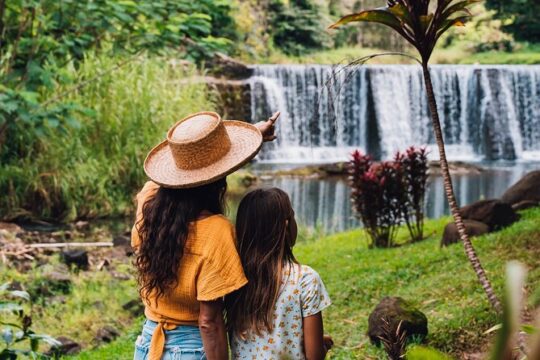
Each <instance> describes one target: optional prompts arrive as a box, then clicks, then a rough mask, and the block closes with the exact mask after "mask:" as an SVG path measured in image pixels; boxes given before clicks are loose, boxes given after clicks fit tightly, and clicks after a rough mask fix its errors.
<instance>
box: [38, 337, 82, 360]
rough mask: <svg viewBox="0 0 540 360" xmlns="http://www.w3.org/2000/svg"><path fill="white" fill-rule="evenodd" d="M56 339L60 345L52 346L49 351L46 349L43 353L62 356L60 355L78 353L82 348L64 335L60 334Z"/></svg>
mask: <svg viewBox="0 0 540 360" xmlns="http://www.w3.org/2000/svg"><path fill="white" fill-rule="evenodd" d="M56 340H57V341H59V342H60V345H58V346H52V347H51V348H50V349H49V351H47V352H46V353H45V354H46V355H47V356H52V357H54V356H57V357H59V356H62V355H75V354H78V353H79V352H80V351H81V350H82V346H81V345H80V344H79V343H78V342H76V341H74V340H72V339H70V338H68V337H65V336H60V337H57V338H56Z"/></svg>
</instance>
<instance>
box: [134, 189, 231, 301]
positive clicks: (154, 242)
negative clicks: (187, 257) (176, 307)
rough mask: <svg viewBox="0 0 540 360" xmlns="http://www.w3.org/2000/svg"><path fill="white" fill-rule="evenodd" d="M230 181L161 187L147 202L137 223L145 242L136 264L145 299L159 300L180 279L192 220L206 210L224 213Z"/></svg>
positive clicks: (140, 286) (140, 248)
mask: <svg viewBox="0 0 540 360" xmlns="http://www.w3.org/2000/svg"><path fill="white" fill-rule="evenodd" d="M226 190H227V181H226V179H225V178H223V179H220V180H218V181H216V182H213V183H211V184H208V185H203V186H199V187H195V188H191V189H170V188H165V187H160V188H159V189H158V191H157V192H156V194H155V195H154V196H153V197H151V198H150V199H148V200H147V201H146V202H145V203H144V205H143V210H142V212H143V217H142V219H141V220H140V221H139V222H138V223H137V231H138V232H139V237H140V239H141V243H140V245H139V247H138V249H137V255H136V258H135V265H136V267H137V281H138V283H139V293H140V295H141V297H142V298H143V299H147V300H148V298H149V296H150V295H151V294H152V295H155V299H156V300H157V299H159V298H160V297H161V296H163V295H165V294H166V293H167V291H168V290H169V289H170V288H172V287H174V286H175V285H176V284H177V282H178V267H179V265H180V259H181V258H182V255H183V254H184V246H185V244H186V240H187V237H188V233H189V230H190V223H191V222H193V221H195V220H197V218H198V217H199V216H200V215H201V213H202V212H203V211H205V210H206V211H208V212H210V213H212V214H223V213H224V210H225V205H224V204H225V201H224V197H225V191H226Z"/></svg>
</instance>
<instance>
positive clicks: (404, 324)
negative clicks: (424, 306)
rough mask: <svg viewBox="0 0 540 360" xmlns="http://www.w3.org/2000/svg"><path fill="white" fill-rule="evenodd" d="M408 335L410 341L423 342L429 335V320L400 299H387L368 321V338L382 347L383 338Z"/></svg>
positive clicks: (383, 300) (376, 308)
mask: <svg viewBox="0 0 540 360" xmlns="http://www.w3.org/2000/svg"><path fill="white" fill-rule="evenodd" d="M400 324H401V325H400ZM398 327H399V329H400V332H399V333H400V334H402V333H403V332H405V333H406V338H407V339H408V341H411V340H414V341H415V342H421V341H423V340H424V339H425V338H426V337H427V335H428V320H427V317H426V315H424V313H423V312H421V311H420V310H418V309H417V308H415V307H414V306H412V305H411V304H410V303H409V302H407V301H406V300H404V299H403V298H400V297H388V296H387V297H385V298H383V299H382V300H381V302H380V303H379V305H377V306H376V307H375V309H374V310H373V312H372V313H371V314H370V315H369V319H368V336H369V338H370V340H371V343H372V344H374V345H380V343H381V338H388V336H389V335H395V334H396V333H397V332H398Z"/></svg>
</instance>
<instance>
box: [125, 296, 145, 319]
mask: <svg viewBox="0 0 540 360" xmlns="http://www.w3.org/2000/svg"><path fill="white" fill-rule="evenodd" d="M122 309H124V310H126V311H128V312H129V313H130V314H131V315H132V316H133V317H139V316H142V315H144V305H143V303H142V301H141V300H139V299H136V300H130V301H128V302H127V303H125V304H124V305H122Z"/></svg>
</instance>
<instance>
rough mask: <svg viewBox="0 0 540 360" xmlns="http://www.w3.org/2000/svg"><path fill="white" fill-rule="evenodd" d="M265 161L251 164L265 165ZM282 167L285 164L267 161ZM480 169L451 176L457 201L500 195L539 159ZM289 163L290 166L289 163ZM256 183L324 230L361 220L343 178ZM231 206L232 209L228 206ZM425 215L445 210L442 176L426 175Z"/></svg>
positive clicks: (303, 221)
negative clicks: (282, 194)
mask: <svg viewBox="0 0 540 360" xmlns="http://www.w3.org/2000/svg"><path fill="white" fill-rule="evenodd" d="M268 166H269V165H265V166H264V165H263V166H259V168H257V167H255V169H254V171H255V172H257V170H258V169H259V170H260V169H268ZM271 166H272V167H274V168H276V167H277V168H283V167H286V166H287V165H281V166H280V165H271ZM481 166H482V167H484V169H485V170H484V171H482V172H480V173H474V174H464V175H455V176H453V180H454V186H455V192H456V196H457V199H458V202H459V204H460V205H466V204H469V203H472V202H474V201H477V200H482V199H491V198H497V197H500V196H501V195H502V194H503V193H504V191H505V190H506V189H507V188H508V187H509V186H511V185H512V184H514V183H515V182H517V181H518V180H519V179H520V178H521V177H522V176H523V175H524V174H525V173H527V172H528V171H531V170H536V169H540V163H533V162H530V163H484V164H481ZM289 167H290V166H289ZM258 186H275V187H278V188H281V189H283V190H284V191H286V192H287V193H288V194H289V196H290V197H291V201H292V203H293V206H294V210H295V212H296V216H297V220H298V222H299V223H300V224H301V225H303V226H306V227H309V228H319V229H321V230H323V231H324V232H325V233H334V232H340V231H345V230H348V229H351V228H354V227H358V226H360V225H361V224H360V223H359V222H358V220H357V219H356V218H355V216H354V213H353V210H352V208H351V203H350V193H351V191H350V188H349V186H348V184H347V181H346V179H345V178H341V177H330V178H323V179H309V178H295V177H274V178H269V179H266V178H265V179H264V180H261V182H260V183H259V184H258ZM231 210H232V209H231ZM425 210H426V216H427V217H428V218H439V217H441V216H444V215H448V214H449V208H448V203H447V201H446V196H445V194H444V187H443V181H442V177H440V176H433V177H430V179H429V182H428V191H427V194H426V201H425Z"/></svg>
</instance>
